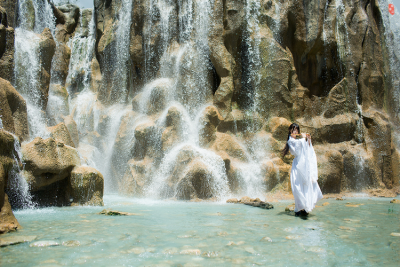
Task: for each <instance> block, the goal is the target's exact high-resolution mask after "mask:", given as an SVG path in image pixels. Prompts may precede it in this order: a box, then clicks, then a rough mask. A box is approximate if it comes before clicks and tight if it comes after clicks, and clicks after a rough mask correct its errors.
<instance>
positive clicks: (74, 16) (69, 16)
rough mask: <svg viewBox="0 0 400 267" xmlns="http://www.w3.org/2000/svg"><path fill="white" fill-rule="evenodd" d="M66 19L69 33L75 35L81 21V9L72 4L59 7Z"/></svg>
mask: <svg viewBox="0 0 400 267" xmlns="http://www.w3.org/2000/svg"><path fill="white" fill-rule="evenodd" d="M57 8H58V9H59V10H60V11H61V12H62V13H63V14H64V17H65V23H63V24H65V26H66V30H67V32H68V33H73V32H74V30H75V28H76V25H77V24H78V21H79V14H80V11H79V7H78V6H75V5H71V4H66V5H62V6H58V7H57Z"/></svg>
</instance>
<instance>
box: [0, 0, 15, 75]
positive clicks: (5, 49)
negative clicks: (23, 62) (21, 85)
mask: <svg viewBox="0 0 400 267" xmlns="http://www.w3.org/2000/svg"><path fill="white" fill-rule="evenodd" d="M3 2H5V3H3ZM4 4H5V5H4ZM13 4H14V7H15V3H14V2H13V1H1V2H0V21H1V22H0V77H1V78H3V79H6V80H8V81H10V82H11V81H13V78H14V29H13V28H12V27H13V23H14V7H13ZM3 7H4V8H3Z"/></svg>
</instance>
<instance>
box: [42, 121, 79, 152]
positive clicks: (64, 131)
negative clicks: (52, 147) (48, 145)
mask: <svg viewBox="0 0 400 267" xmlns="http://www.w3.org/2000/svg"><path fill="white" fill-rule="evenodd" d="M47 130H48V132H49V133H50V136H51V137H52V138H53V139H54V140H55V141H56V142H60V143H63V144H65V145H67V146H71V147H76V146H75V144H74V142H73V141H72V137H71V135H70V133H69V131H68V128H67V127H66V126H65V124H64V123H63V122H61V123H59V124H57V125H56V126H53V127H48V128H47Z"/></svg>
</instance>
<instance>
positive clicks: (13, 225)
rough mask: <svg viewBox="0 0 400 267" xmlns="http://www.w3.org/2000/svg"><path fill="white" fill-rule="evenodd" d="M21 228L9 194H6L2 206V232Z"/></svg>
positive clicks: (0, 231)
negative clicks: (9, 199)
mask: <svg viewBox="0 0 400 267" xmlns="http://www.w3.org/2000/svg"><path fill="white" fill-rule="evenodd" d="M0 190H1V189H0ZM19 228H21V225H20V224H19V223H18V221H17V219H16V218H15V216H14V214H13V212H12V210H11V205H10V203H9V202H8V196H7V194H4V199H3V205H2V206H0V234H4V233H7V232H10V231H15V230H17V229H19Z"/></svg>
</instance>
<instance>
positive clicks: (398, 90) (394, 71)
mask: <svg viewBox="0 0 400 267" xmlns="http://www.w3.org/2000/svg"><path fill="white" fill-rule="evenodd" d="M391 2H392V1H387V0H380V1H379V2H378V3H379V7H380V8H381V10H384V11H386V10H387V9H388V6H389V3H391ZM382 20H383V26H384V29H385V31H384V33H385V34H384V38H385V45H386V50H387V59H386V60H387V62H388V65H389V69H390V72H391V75H390V82H389V83H391V87H392V93H391V95H390V96H389V97H390V98H393V99H390V100H389V99H388V100H387V101H388V102H392V103H393V105H394V106H393V108H394V111H395V114H396V116H397V117H398V114H400V82H399V81H400V52H399V51H400V37H399V35H400V14H399V12H398V11H397V9H395V13H394V15H391V14H389V12H382Z"/></svg>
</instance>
